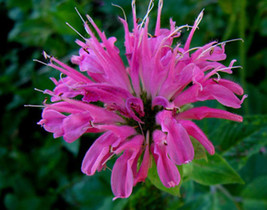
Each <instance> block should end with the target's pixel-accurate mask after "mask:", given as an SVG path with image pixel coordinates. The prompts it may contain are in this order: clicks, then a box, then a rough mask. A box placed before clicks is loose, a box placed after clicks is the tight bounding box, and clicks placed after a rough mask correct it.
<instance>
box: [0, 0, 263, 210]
mask: <svg viewBox="0 0 267 210" xmlns="http://www.w3.org/2000/svg"><path fill="white" fill-rule="evenodd" d="M112 3H114V4H117V5H120V6H122V7H123V8H124V10H125V11H126V14H127V18H128V20H129V22H130V21H131V15H130V12H131V4H130V3H131V2H130V0H114V1H113V2H112ZM147 4H148V1H141V0H140V1H138V0H137V9H138V14H139V17H143V15H144V14H145V11H146V8H147ZM75 7H77V8H78V10H79V11H80V12H81V14H82V15H84V14H90V16H92V17H93V18H94V20H95V21H96V23H97V24H98V25H99V26H100V28H102V29H103V30H105V32H106V34H107V35H108V36H116V37H117V38H118V42H117V46H118V47H119V48H120V49H121V50H122V53H123V28H122V26H121V24H120V23H119V21H117V16H118V15H120V16H122V15H123V14H122V12H121V11H120V10H119V9H118V8H117V7H113V6H111V2H110V1H108V0H91V1H86V0H79V1H78V0H77V1H71V0H42V1H36V0H23V1H21V0H0V16H1V18H0V19H1V20H2V21H3V23H2V29H1V33H0V36H1V38H0V42H1V45H0V46H1V47H0V67H1V68H0V100H1V103H0V106H1V110H2V111H1V113H0V116H1V124H0V138H1V141H0V209H116V210H117V209H178V208H180V209H212V210H214V209H229V210H230V209H248V210H250V209H257V210H258V209H259V210H260V209H267V199H266V198H267V167H266V162H267V152H266V145H267V109H266V107H267V71H266V67H267V48H266V43H267V42H266V36H267V3H266V1H264V0H255V1H248V0H236V1H232V0H202V1H198V0H165V2H164V8H163V13H162V24H163V25H164V26H166V27H168V22H169V17H170V16H171V17H172V18H173V20H175V21H176V23H177V25H183V24H193V21H194V19H195V18H196V17H197V15H198V13H199V12H200V11H201V10H202V9H203V8H205V16H204V18H203V20H202V22H201V24H200V26H199V27H200V30H197V32H196V34H195V37H194V38H193V42H192V46H200V45H203V44H205V43H207V42H209V41H211V40H220V41H225V40H227V39H233V38H242V39H243V40H244V43H241V42H233V43H229V44H227V46H226V50H227V54H228V59H227V62H228V63H229V62H230V60H231V59H233V58H237V60H238V64H240V65H242V66H243V69H241V70H235V71H234V72H235V73H234V74H233V77H232V79H233V80H235V81H237V82H239V83H241V84H242V86H244V87H245V92H246V93H248V95H249V98H248V99H246V101H245V104H244V106H243V108H242V109H241V110H230V111H234V112H236V113H239V114H242V115H245V118H244V123H242V124H240V123H233V122H228V121H223V120H218V119H207V120H204V121H202V122H199V125H200V126H201V128H203V129H204V131H205V132H206V133H207V135H208V137H209V138H210V139H211V140H212V142H213V143H214V145H215V147H216V151H217V153H216V155H215V156H213V157H210V156H208V157H207V156H206V155H205V154H203V153H202V155H203V156H201V157H206V159H208V160H209V161H208V162H207V161H206V160H205V159H198V160H195V161H193V162H192V163H190V164H188V165H186V166H184V167H183V169H182V168H179V170H180V171H183V176H184V181H183V183H182V186H181V189H180V191H179V192H170V193H171V194H172V195H171V194H169V193H168V190H167V191H160V190H158V189H157V188H156V187H159V188H160V186H159V183H158V180H157V177H155V179H154V178H153V176H151V174H153V173H154V172H155V171H153V170H155V168H152V169H151V171H150V176H149V179H147V181H146V183H144V184H139V185H137V187H135V188H134V191H133V194H132V196H131V197H130V198H128V199H121V200H120V199H118V200H116V201H112V198H113V195H112V192H111V190H110V181H109V180H110V171H109V170H106V171H104V172H101V173H97V174H96V175H95V176H93V177H86V176H85V175H83V174H82V173H81V172H80V165H81V162H82V158H83V156H84V154H85V152H86V151H87V149H88V148H89V147H90V145H91V144H92V142H93V141H94V139H95V138H96V137H97V136H94V135H88V136H83V137H82V138H81V139H80V140H78V141H77V142H75V143H72V144H67V143H64V142H63V140H62V139H56V140H54V139H53V137H52V135H51V134H48V133H46V132H45V131H43V130H42V128H40V127H39V126H37V125H36V122H38V121H39V119H40V117H41V109H39V108H25V107H23V105H24V104H41V102H42V100H44V96H43V95H42V94H40V93H38V92H35V91H33V88H38V89H42V90H43V89H52V88H53V84H52V82H51V81H50V80H49V77H52V76H55V77H56V76H58V72H56V71H54V70H52V69H49V68H47V67H46V66H43V65H41V64H39V63H36V62H33V61H32V60H33V59H40V60H41V59H42V56H41V52H42V51H43V50H45V51H47V52H48V53H49V54H53V55H54V56H56V57H59V58H60V59H61V60H63V61H65V62H68V60H69V58H70V56H71V55H72V54H75V53H77V51H78V46H77V45H76V44H75V42H74V41H75V39H77V38H79V36H78V35H77V34H76V33H75V32H74V31H73V30H71V29H70V28H69V27H68V26H66V24H65V22H68V23H70V24H71V25H72V26H73V27H74V28H75V29H76V30H78V31H79V32H80V33H81V34H82V35H84V36H87V35H86V33H85V31H84V29H83V25H82V21H81V20H80V18H79V16H78V15H77V13H76V12H75V10H74V8H75ZM151 17H152V18H151V21H152V22H153V21H155V17H156V10H154V11H153V12H152V13H151ZM151 25H153V24H151ZM151 30H153V28H151ZM184 33H185V34H186V33H188V32H186V31H185V32H184ZM185 37H186V36H182V37H181V38H180V39H179V40H177V41H179V42H183V41H184V39H185ZM209 106H213V107H216V106H218V105H217V104H216V103H214V102H209ZM194 146H196V147H195V148H198V145H194ZM198 149H199V151H201V148H198ZM218 176H222V178H221V179H219V178H218ZM243 182H244V183H245V184H242V183H243ZM151 183H153V184H154V185H155V186H156V187H155V186H154V185H152V184H151ZM203 184H204V185H203ZM178 190H179V189H178ZM177 193H178V194H180V195H181V196H180V197H177V196H174V195H173V194H177Z"/></svg>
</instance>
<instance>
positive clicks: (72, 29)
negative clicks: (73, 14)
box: [66, 22, 86, 41]
mask: <svg viewBox="0 0 267 210" xmlns="http://www.w3.org/2000/svg"><path fill="white" fill-rule="evenodd" d="M66 24H67V26H69V27H70V28H71V29H72V30H73V31H75V32H76V33H77V34H78V35H79V36H80V37H81V38H82V39H83V40H84V41H86V38H85V37H84V36H83V35H81V34H80V32H78V31H77V30H76V29H75V28H73V27H72V26H71V25H70V24H69V23H68V22H66Z"/></svg>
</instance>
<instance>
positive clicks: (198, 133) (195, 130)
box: [179, 120, 215, 155]
mask: <svg viewBox="0 0 267 210" xmlns="http://www.w3.org/2000/svg"><path fill="white" fill-rule="evenodd" d="M179 123H181V124H182V125H183V127H184V128H185V129H186V131H187V133H188V134H189V135H190V136H192V137H194V138H195V139H196V140H198V141H199V142H200V143H201V144H202V145H203V147H204V148H205V149H206V150H207V151H208V152H209V153H210V154H211V155H213V154H214V153H215V149H214V146H213V144H212V143H211V142H210V141H209V140H208V138H207V137H206V135H205V134H204V133H203V131H202V130H201V129H200V128H199V127H198V126H197V125H196V124H195V123H193V122H192V121H189V120H180V121H179Z"/></svg>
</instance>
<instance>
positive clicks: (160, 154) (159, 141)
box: [151, 130, 180, 188]
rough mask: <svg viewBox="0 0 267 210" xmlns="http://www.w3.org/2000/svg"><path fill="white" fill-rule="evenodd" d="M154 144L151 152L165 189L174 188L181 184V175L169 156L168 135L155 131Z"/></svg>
mask: <svg viewBox="0 0 267 210" xmlns="http://www.w3.org/2000/svg"><path fill="white" fill-rule="evenodd" d="M153 140H154V143H152V145H151V151H152V154H153V156H154V158H155V161H156V165H157V171H158V175H159V178H160V180H161V182H162V183H163V185H164V186H165V187H168V188H169V187H174V186H176V185H178V184H179V183H180V174H179V171H178V169H177V167H176V166H175V164H174V162H173V161H172V160H170V158H169V157H168V154H167V147H168V146H167V145H165V142H166V135H165V134H164V133H163V132H161V131H158V130H156V131H154V133H153Z"/></svg>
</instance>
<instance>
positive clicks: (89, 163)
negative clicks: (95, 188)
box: [81, 132, 118, 176]
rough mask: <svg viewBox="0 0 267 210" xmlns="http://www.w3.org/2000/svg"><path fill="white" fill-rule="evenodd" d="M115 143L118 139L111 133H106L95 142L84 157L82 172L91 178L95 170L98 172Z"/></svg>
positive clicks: (109, 155)
mask: <svg viewBox="0 0 267 210" xmlns="http://www.w3.org/2000/svg"><path fill="white" fill-rule="evenodd" d="M116 141H118V138H117V137H116V136H115V135H114V134H112V133H111V132H106V133H104V134H102V135H101V136H100V137H99V138H98V139H97V140H95V142H94V143H93V144H92V146H91V147H90V149H89V150H88V151H87V153H86V154H85V156H84V159H83V162H82V168H81V169H82V172H83V173H85V174H86V175H89V176H91V175H93V174H94V173H95V172H96V170H99V171H100V170H101V169H102V168H103V166H104V163H105V162H106V161H107V160H108V159H109V158H110V157H111V156H112V153H111V151H110V148H111V145H112V144H114V143H115V142H116Z"/></svg>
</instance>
